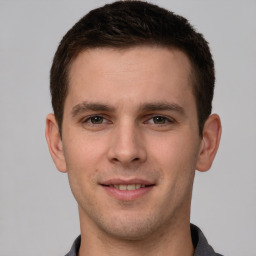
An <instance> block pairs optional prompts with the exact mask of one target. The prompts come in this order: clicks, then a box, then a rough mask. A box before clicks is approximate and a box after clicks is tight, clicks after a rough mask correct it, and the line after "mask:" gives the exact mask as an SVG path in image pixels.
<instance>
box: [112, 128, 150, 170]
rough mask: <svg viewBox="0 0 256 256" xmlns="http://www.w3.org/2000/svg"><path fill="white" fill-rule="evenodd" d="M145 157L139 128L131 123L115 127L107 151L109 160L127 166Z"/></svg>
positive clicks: (141, 160)
mask: <svg viewBox="0 0 256 256" xmlns="http://www.w3.org/2000/svg"><path fill="white" fill-rule="evenodd" d="M146 158H147V154H146V149H145V143H144V141H143V136H142V134H141V133H140V131H139V128H138V127H136V126H135V125H132V124H122V125H119V126H117V127H115V129H114V131H113V133H112V136H111V142H110V147H109V151H108V159H109V161H111V162H112V163H115V164H121V165H123V166H129V165H132V164H138V163H143V162H144V161H145V160H146Z"/></svg>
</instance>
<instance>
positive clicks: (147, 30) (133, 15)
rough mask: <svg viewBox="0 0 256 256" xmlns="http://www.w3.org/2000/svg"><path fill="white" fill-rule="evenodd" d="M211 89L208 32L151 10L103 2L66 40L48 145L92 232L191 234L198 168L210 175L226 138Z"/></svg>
mask: <svg viewBox="0 0 256 256" xmlns="http://www.w3.org/2000/svg"><path fill="white" fill-rule="evenodd" d="M213 87H214V68H213V61H212V58H211V54H210V51H209V48H208V45H207V43H206V41H205V40H204V39H203V37H202V35H200V34H199V33H197V32H195V31H194V30H193V28H192V27H191V25H189V23H188V22H187V20H186V19H184V18H182V17H180V16H177V15H175V14H173V13H171V12H168V11H166V10H164V9H161V8H159V7H157V6H154V5H152V4H148V3H145V2H139V1H119V2H115V3H113V4H110V5H106V6H104V7H102V8H99V9H96V10H93V11H91V12H90V13H89V14H87V15H86V16H85V17H84V18H82V19H81V20H80V21H79V22H78V23H77V24H76V25H75V26H74V27H73V28H72V29H71V30H70V31H69V32H68V33H67V34H66V35H65V36H64V38H63V39H62V41H61V43H60V46H59V47H58V50H57V52H56V54H55V57H54V61H53V65H52V69H51V93H52V103H53V109H54V114H55V116H54V115H52V114H50V115H49V116H48V117H47V126H46V138H47V141H48V145H49V150H50V153H51V155H52V158H53V160H54V162H55V164H56V166H57V168H58V169H59V170H60V171H61V172H67V173H68V177H69V182H70V186H71V189H72V192H73V194H74V196H75V198H76V200H77V202H78V205H79V213H80V221H81V227H83V226H86V232H89V233H94V234H96V233H97V235H96V237H98V238H99V237H102V235H106V234H108V236H111V237H115V238H119V239H120V238H121V239H128V240H139V239H143V238H145V237H149V236H151V235H152V234H154V235H155V238H157V237H161V236H159V235H163V233H166V232H167V233H168V232H171V231H172V230H174V229H173V228H174V227H176V228H177V227H178V229H179V230H182V227H184V225H187V227H189V214H190V203H191V195H192V185H193V179H194V174H195V169H197V170H200V171H206V170H208V169H209V168H210V166H211V163H212V161H213V159H214V156H215V154H216V151H217V148H218V143H219V139H220V133H221V132H220V131H221V128H220V120H219V117H218V116H217V115H210V113H211V101H212V96H213ZM61 136H62V137H61ZM170 227H172V228H170ZM82 232H83V228H82ZM101 240H102V239H101ZM102 241H104V240H102Z"/></svg>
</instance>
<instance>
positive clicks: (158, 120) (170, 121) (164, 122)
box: [148, 116, 174, 125]
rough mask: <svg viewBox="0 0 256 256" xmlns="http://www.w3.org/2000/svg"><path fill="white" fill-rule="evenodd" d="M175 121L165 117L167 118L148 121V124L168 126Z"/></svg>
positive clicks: (159, 117) (155, 117)
mask: <svg viewBox="0 0 256 256" xmlns="http://www.w3.org/2000/svg"><path fill="white" fill-rule="evenodd" d="M173 122H174V121H173V120H171V119H169V118H167V117H165V116H154V117H152V118H150V119H149V120H148V123H150V124H160V125H161V124H167V123H173Z"/></svg>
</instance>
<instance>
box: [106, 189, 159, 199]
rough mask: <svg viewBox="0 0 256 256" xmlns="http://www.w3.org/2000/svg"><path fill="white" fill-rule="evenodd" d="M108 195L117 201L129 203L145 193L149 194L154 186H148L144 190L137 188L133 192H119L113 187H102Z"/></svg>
mask: <svg viewBox="0 0 256 256" xmlns="http://www.w3.org/2000/svg"><path fill="white" fill-rule="evenodd" d="M102 187H103V188H104V189H105V190H106V191H107V193H108V194H109V195H111V196H113V197H114V198H116V199H118V200H123V201H131V200H135V199H137V198H139V197H142V196H143V195H145V194H146V193H149V192H150V191H151V190H152V189H153V187H154V186H148V187H144V188H138V189H135V190H119V189H117V188H115V187H109V186H102Z"/></svg>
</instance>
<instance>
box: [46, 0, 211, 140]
mask: <svg viewBox="0 0 256 256" xmlns="http://www.w3.org/2000/svg"><path fill="white" fill-rule="evenodd" d="M140 45H144V46H147V45H148V46H157V47H163V48H169V49H178V50H181V51H182V52H183V53H185V54H186V56H187V57H188V58H189V60H190V63H191V66H192V72H191V87H192V90H193V93H194V97H195V101H196V106H197V115H198V130H199V134H200V135H202V130H203V126H204V123H205V121H206V119H207V118H208V116H209V115H210V114H211V110H212V98H213V92H214V82H215V75H214V63H213V60H212V56H211V53H210V49H209V47H208V43H207V42H206V40H205V39H204V37H203V36H202V35H201V34H200V33H198V32H196V31H195V30H194V29H193V27H192V26H191V25H190V24H189V22H188V21H187V20H186V19H185V18H183V17H181V16H178V15H176V14H174V13H172V12H170V11H167V10H166V9H163V8H160V7H158V6H156V5H153V4H149V3H146V2H141V1H117V2H114V3H112V4H107V5H105V6H103V7H101V8H98V9H95V10H92V11H91V12H89V13H88V14H87V15H85V16H84V17H83V18H82V19H81V20H80V21H78V22H77V23H76V24H75V25H74V26H73V27H72V28H71V29H70V30H69V31H68V32H67V34H66V35H65V36H64V37H63V39H62V41H61V42H60V45H59V47H58V49H57V51H56V54H55V57H54V60H53V64H52V68H51V74H50V88H51V95H52V106H53V110H54V114H55V117H56V119H57V122H58V125H59V131H60V134H61V130H62V120H63V110H64V104H65V99H66V97H67V94H68V89H69V71H70V67H71V65H72V62H73V61H74V59H75V58H76V57H77V56H78V55H79V54H80V53H81V52H83V51H85V50H86V49H93V48H114V49H128V48H131V47H135V46H140Z"/></svg>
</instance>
